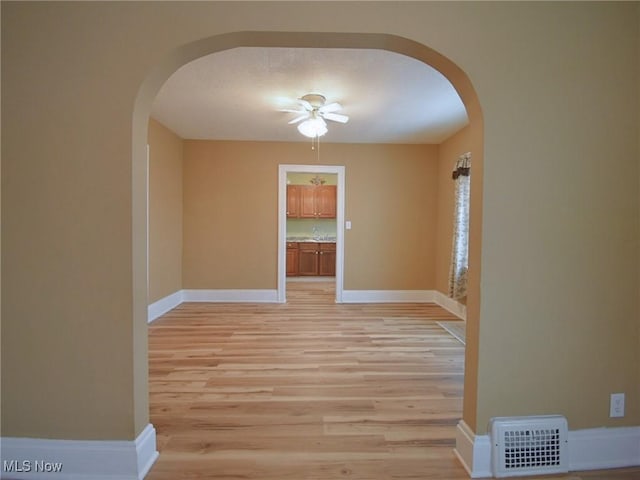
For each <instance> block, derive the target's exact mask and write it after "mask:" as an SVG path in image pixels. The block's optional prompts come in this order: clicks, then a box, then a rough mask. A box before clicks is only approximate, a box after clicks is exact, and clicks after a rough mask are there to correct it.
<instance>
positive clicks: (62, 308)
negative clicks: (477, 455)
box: [1, 2, 640, 439]
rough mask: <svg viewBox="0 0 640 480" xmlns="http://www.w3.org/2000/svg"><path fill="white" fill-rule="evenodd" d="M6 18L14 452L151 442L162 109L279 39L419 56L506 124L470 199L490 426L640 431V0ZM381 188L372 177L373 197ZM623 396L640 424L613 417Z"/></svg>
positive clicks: (110, 8)
mask: <svg viewBox="0 0 640 480" xmlns="http://www.w3.org/2000/svg"><path fill="white" fill-rule="evenodd" d="M1 8H2V35H3V37H2V88H3V99H2V182H3V183H2V221H3V228H2V289H3V290H2V369H3V370H2V407H3V408H2V434H3V435H12V436H38V437H53V438H75V439H91V438H100V439H116V438H117V439H132V438H134V437H135V435H136V434H137V433H139V432H140V431H141V429H142V428H143V427H144V425H145V424H146V423H147V422H148V407H147V403H146V402H147V398H146V389H147V386H146V325H145V319H146V301H147V292H146V272H147V268H146V251H145V249H146V243H145V239H146V232H145V227H144V225H145V224H146V223H145V221H144V218H145V215H146V205H145V195H144V189H143V187H142V186H143V185H144V168H142V167H141V165H143V164H144V158H145V152H144V146H145V144H146V138H147V135H146V130H147V122H148V114H149V109H150V104H151V101H152V99H153V97H154V95H155V93H156V92H157V89H158V88H159V87H160V85H161V84H162V83H163V82H164V81H165V80H166V78H167V77H168V76H169V75H170V74H171V73H172V72H173V71H175V70H176V69H177V68H178V67H180V66H181V65H182V64H183V63H185V62H186V61H188V60H190V59H194V58H197V57H198V56H199V55H203V54H206V53H210V52H213V51H216V50H219V49H224V48H229V47H234V46H237V45H239V44H240V43H244V44H258V45H265V42H268V43H269V44H272V45H274V44H280V45H297V46H303V45H307V46H313V45H316V46H318V45H324V46H326V45H331V46H336V45H337V46H347V45H348V46H352V47H354V46H364V47H372V46H376V47H379V48H389V49H393V50H396V51H402V52H404V53H407V54H410V55H414V56H416V57H418V58H422V59H424V60H428V61H429V62H431V63H432V64H434V65H435V66H436V67H437V68H439V69H441V71H442V72H443V73H444V74H445V75H447V76H448V77H449V78H450V79H451V80H452V81H453V82H454V84H455V85H456V88H458V89H459V91H460V93H461V96H462V98H463V100H464V101H465V103H466V104H467V105H468V106H470V107H471V108H470V111H471V116H472V118H473V119H476V120H478V119H483V120H484V142H483V149H482V153H481V156H480V157H479V156H474V160H478V158H481V159H484V167H483V170H482V172H481V178H482V188H481V189H480V190H479V189H477V188H475V187H473V186H472V190H473V192H474V193H473V194H474V195H476V194H477V193H476V192H480V193H481V195H482V200H483V201H482V202H481V205H480V204H479V202H477V201H475V200H474V199H472V228H476V229H478V230H480V227H481V231H482V242H481V249H479V248H478V250H477V251H474V250H473V248H472V252H471V255H472V257H473V258H475V260H476V261H477V263H476V265H479V262H480V261H481V262H482V270H479V269H478V270H474V271H473V272H471V270H470V276H471V280H472V281H473V283H474V289H475V295H476V297H475V298H472V297H471V296H470V298H469V305H468V306H469V312H470V313H469V325H468V326H469V336H468V342H469V344H468V349H467V354H468V355H467V357H468V358H469V352H470V351H472V352H474V353H473V355H471V357H473V360H474V362H473V365H474V369H472V370H470V369H467V370H466V377H465V410H464V416H465V421H467V423H468V424H469V425H470V426H471V427H472V429H474V431H476V432H478V433H483V432H484V431H485V425H486V424H487V421H488V419H489V418H490V417H491V416H493V415H528V414H535V413H561V414H564V415H566V416H567V417H568V420H569V425H570V428H572V429H577V428H584V427H598V426H623V425H640V391H639V389H640V387H639V385H638V379H639V378H640V371H639V369H640V358H639V354H638V352H639V351H640V348H639V347H640V345H639V341H638V340H639V334H638V330H639V326H640V323H639V322H640V320H639V305H638V300H637V294H638V291H639V285H638V268H637V267H638V265H639V258H638V244H639V243H640V242H639V232H638V220H639V203H638V198H639V196H640V192H639V188H638V181H639V178H640V175H639V174H638V164H639V162H640V158H639V149H640V146H639V141H638V132H639V125H638V124H639V119H638V110H637V108H638V104H639V101H638V96H639V88H640V87H639V85H640V75H639V72H638V70H639V58H638V52H637V49H638V45H639V41H638V31H639V28H640V25H639V21H638V8H639V6H638V3H637V2H620V3H614V2H584V3H582V2H531V3H526V2H516V3H509V2H496V3H493V2H468V3H466V2H445V3H439V2H433V3H432V2H406V3H403V4H398V3H397V2H388V3H387V2H353V3H350V2H339V3H338V2H317V3H316V2H285V3H271V2H255V3H247V2H236V3H217V2H131V3H128V2H102V3H98V2H43V3H35V2H16V3H11V2H2V5H1ZM176 18H179V19H180V21H179V22H176ZM228 32H254V33H242V34H230V35H223V34H227V33H228ZM271 32H302V33H301V34H299V35H289V34H283V35H272V34H271ZM313 32H331V35H322V34H315V33H313ZM351 32H360V33H363V34H367V33H369V34H371V36H352V35H350V33H351ZM388 35H393V36H388ZM398 36H399V37H403V38H405V39H408V40H400V39H398V38H397V37H398ZM124 39H126V41H125V40H124ZM414 42H415V43H414ZM423 46H427V47H429V48H427V47H423ZM431 49H433V50H431ZM436 52H439V54H442V55H443V57H440V56H439V55H438V54H437V53H436ZM447 59H450V61H449V60H447ZM451 62H454V63H455V64H453V63H451ZM45 65H46V72H45V70H44V66H45ZM458 67H459V68H458ZM44 73H46V74H44ZM613 73H615V74H613ZM471 84H472V85H473V87H471ZM141 86H142V87H141ZM474 93H477V99H478V100H479V102H480V104H481V105H482V113H481V115H480V109H479V106H478V103H477V101H476V97H475V96H474ZM132 112H133V115H132ZM325 151H326V150H323V152H325ZM132 158H133V161H132ZM477 165H478V162H477V161H476V162H474V166H477ZM621 172H623V173H621ZM380 178H381V172H380V169H379V168H378V167H377V166H375V165H374V166H373V167H372V168H371V169H370V170H368V171H367V175H366V178H365V179H362V182H363V183H366V184H367V186H368V187H369V188H371V183H370V181H371V180H376V181H377V180H379V179H380ZM477 178H478V175H477V174H476V176H474V181H475V179H477ZM474 205H475V207H474ZM479 207H482V212H481V215H478V213H480V212H477V211H476V212H475V214H474V212H473V209H474V208H479ZM359 208H360V206H359V205H356V204H354V205H351V204H348V205H347V211H348V214H347V215H348V216H354V215H357V214H359ZM362 218H363V220H364V221H365V224H367V225H368V224H370V223H373V222H374V220H373V219H371V218H367V217H366V216H363V217H362ZM132 219H133V220H132ZM474 222H475V227H474ZM479 222H481V223H479ZM358 228H360V227H359V224H357V223H354V231H353V235H350V236H349V238H347V239H346V242H347V248H351V245H352V244H353V242H354V241H355V242H356V243H359V242H360V241H361V240H360V239H359V238H358V235H361V233H362V234H364V230H363V231H358V230H357V229H358ZM273 241H275V240H269V239H267V242H273ZM476 245H477V244H476ZM273 268H275V267H273ZM346 281H347V282H348V285H346V286H348V287H351V288H352V287H354V286H357V285H365V284H366V281H364V279H360V278H353V277H349V276H347V278H346ZM114 352H117V354H114ZM620 391H624V392H626V393H627V415H626V417H625V418H623V419H609V418H608V403H609V394H610V393H611V392H620ZM44 392H46V400H47V401H46V402H43V401H42V398H43V393H44Z"/></svg>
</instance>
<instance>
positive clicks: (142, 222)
mask: <svg viewBox="0 0 640 480" xmlns="http://www.w3.org/2000/svg"><path fill="white" fill-rule="evenodd" d="M243 46H244V47H289V48H292V47H298V48H314V47H316V48H317V47H321V48H332V47H333V48H353V49H379V50H387V51H391V52H395V53H400V54H403V55H406V56H409V57H412V58H414V59H416V60H419V61H421V62H423V63H426V64H428V65H430V66H431V67H433V68H435V69H436V70H438V71H439V72H440V73H442V74H443V75H444V76H445V77H446V78H447V79H448V80H449V81H450V82H451V84H452V85H453V86H454V88H455V89H456V91H457V92H458V94H459V96H460V98H461V99H462V102H463V103H464V105H465V107H466V109H467V114H468V117H469V121H470V125H472V126H473V128H474V129H477V132H479V133H478V135H479V137H480V138H482V130H483V119H482V112H481V108H480V103H479V101H478V98H477V95H476V92H475V90H474V88H473V86H472V84H471V81H470V79H469V78H468V76H467V75H466V73H465V72H464V71H463V70H462V69H461V68H460V67H458V66H457V65H456V64H455V63H453V62H452V61H451V60H449V59H448V58H446V57H444V56H443V55H441V54H440V53H438V52H436V51H435V50H433V49H431V48H429V47H427V46H425V45H422V44H420V43H417V42H414V41H412V40H409V39H407V38H403V37H398V36H394V35H388V34H352V33H347V34H339V33H298V32H236V33H231V34H224V35H216V36H213V37H209V38H205V39H202V40H199V41H197V42H193V43H190V44H188V45H185V46H182V47H180V48H178V49H176V50H175V51H173V52H172V53H171V54H170V55H167V56H166V57H165V58H164V60H163V61H162V62H161V63H160V64H158V65H157V66H156V68H155V69H154V70H153V71H152V72H150V73H149V75H148V76H147V78H146V80H145V81H144V82H143V84H142V86H141V87H140V90H139V92H138V95H137V98H136V102H135V108H134V115H133V137H132V147H133V150H132V161H133V166H132V177H133V180H132V182H133V207H132V208H133V212H132V219H133V249H132V250H133V251H132V261H133V283H134V292H133V295H134V342H135V346H134V347H135V356H136V359H135V364H136V366H137V367H138V368H143V367H144V366H146V362H147V358H146V356H147V354H146V351H147V350H146V330H145V329H144V327H146V307H147V222H146V213H147V192H146V185H147V181H146V138H147V135H146V134H147V125H148V119H149V114H150V112H151V105H152V102H153V100H154V98H155V96H156V95H157V93H158V91H159V90H160V88H161V86H162V85H163V84H164V82H165V81H166V80H167V79H168V78H169V77H170V76H171V75H172V74H173V72H175V71H176V70H177V69H178V68H180V67H181V66H183V65H185V64H187V63H189V62H191V61H193V60H195V59H197V58H199V57H202V56H205V55H209V54H212V53H215V52H219V51H222V50H226V49H231V48H236V47H243ZM482 165H483V151H482V149H479V151H474V175H473V177H472V188H471V190H472V200H471V226H470V238H471V242H470V251H469V263H470V268H469V289H468V292H469V293H468V302H467V343H466V353H465V380H464V391H465V395H464V405H463V422H464V423H465V424H466V425H468V426H469V427H471V429H475V424H476V418H475V417H476V408H475V407H476V400H475V399H476V392H477V359H478V330H479V325H478V320H479V311H480V309H479V293H480V292H479V279H480V258H481V255H480V253H481V216H482V203H481V199H482ZM141 377H142V375H141ZM143 383H144V382H143V380H142V379H137V380H136V392H138V393H139V395H140V398H137V399H136V400H137V402H136V406H137V407H138V405H140V404H141V403H142V404H144V405H146V403H147V400H146V394H147V391H146V388H147V387H146V384H144V385H143Z"/></svg>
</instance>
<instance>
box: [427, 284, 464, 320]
mask: <svg viewBox="0 0 640 480" xmlns="http://www.w3.org/2000/svg"><path fill="white" fill-rule="evenodd" d="M433 294H434V302H435V303H437V304H438V305H440V306H441V307H442V308H444V309H445V310H448V311H449V312H451V313H453V314H454V315H455V316H456V317H458V318H460V319H461V320H466V319H467V306H466V305H464V304H462V303H460V302H457V301H455V300H454V299H453V298H451V297H448V296H446V295H445V294H444V293H442V292H439V291H437V290H436V291H434V292H433Z"/></svg>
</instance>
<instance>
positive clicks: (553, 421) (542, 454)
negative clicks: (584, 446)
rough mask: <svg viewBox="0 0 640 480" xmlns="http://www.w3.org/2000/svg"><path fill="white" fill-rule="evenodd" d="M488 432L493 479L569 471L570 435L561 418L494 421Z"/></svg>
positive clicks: (502, 419) (516, 418) (524, 418)
mask: <svg viewBox="0 0 640 480" xmlns="http://www.w3.org/2000/svg"><path fill="white" fill-rule="evenodd" d="M489 431H490V433H491V450H492V455H491V461H492V468H493V474H494V476H496V477H512V476H523V475H544V474H549V473H563V472H568V471H569V459H568V437H569V434H568V428H567V420H566V419H565V418H564V417H562V416H560V415H550V416H534V417H497V418H493V419H491V422H490V423H489Z"/></svg>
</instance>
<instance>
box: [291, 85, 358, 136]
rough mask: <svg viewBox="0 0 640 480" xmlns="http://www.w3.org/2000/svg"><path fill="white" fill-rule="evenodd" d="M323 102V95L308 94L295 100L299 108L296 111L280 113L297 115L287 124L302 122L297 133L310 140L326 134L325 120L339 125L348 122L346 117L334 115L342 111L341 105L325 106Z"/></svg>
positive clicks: (335, 103) (324, 99)
mask: <svg viewBox="0 0 640 480" xmlns="http://www.w3.org/2000/svg"><path fill="white" fill-rule="evenodd" d="M325 102H326V98H325V97H324V95H320V94H319V93H308V94H307V95H304V96H303V97H301V98H299V99H297V103H298V104H299V105H300V108H298V109H296V110H293V109H284V110H282V111H283V112H290V113H297V114H298V116H297V117H295V118H294V119H293V120H291V121H290V122H289V124H290V125H291V124H295V123H298V122H302V123H300V124H299V125H298V131H299V132H300V133H301V134H303V135H304V136H306V137H310V138H315V137H321V136H322V135H324V134H325V133H327V123H326V122H325V120H331V121H333V122H339V123H347V122H348V121H349V117H348V116H346V115H342V114H340V113H336V112H338V111H340V110H342V105H340V104H339V103H337V102H333V103H329V104H328V105H325ZM303 120H304V121H303Z"/></svg>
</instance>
